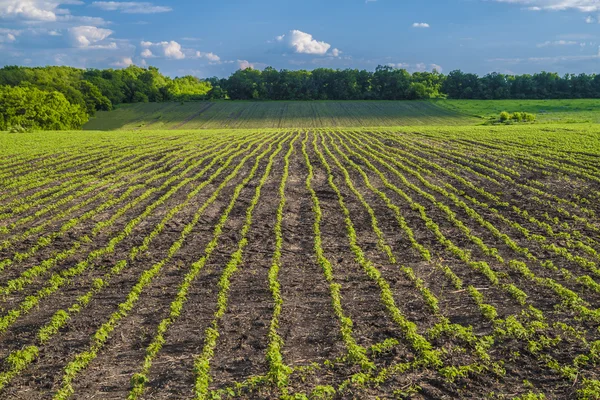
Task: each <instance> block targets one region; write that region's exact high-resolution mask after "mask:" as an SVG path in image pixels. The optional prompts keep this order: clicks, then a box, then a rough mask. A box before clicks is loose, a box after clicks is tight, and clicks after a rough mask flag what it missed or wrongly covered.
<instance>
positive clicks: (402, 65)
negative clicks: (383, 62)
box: [387, 63, 410, 69]
mask: <svg viewBox="0 0 600 400" xmlns="http://www.w3.org/2000/svg"><path fill="white" fill-rule="evenodd" d="M387 66H388V67H392V68H398V69H408V68H410V64H406V63H387Z"/></svg>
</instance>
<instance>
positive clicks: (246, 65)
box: [226, 60, 267, 69]
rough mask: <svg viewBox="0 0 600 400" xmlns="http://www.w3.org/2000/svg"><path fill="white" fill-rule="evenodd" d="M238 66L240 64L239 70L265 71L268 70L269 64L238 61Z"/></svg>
mask: <svg viewBox="0 0 600 400" xmlns="http://www.w3.org/2000/svg"><path fill="white" fill-rule="evenodd" d="M227 63H228V62H226V64H227ZM237 64H238V68H239V69H248V68H252V69H265V68H267V64H263V63H256V62H249V61H248V60H237Z"/></svg>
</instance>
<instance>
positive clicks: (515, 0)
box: [496, 0, 600, 12]
mask: <svg viewBox="0 0 600 400" xmlns="http://www.w3.org/2000/svg"><path fill="white" fill-rule="evenodd" d="M496 1H497V2H500V3H512V4H522V5H524V6H527V8H528V9H529V10H532V11H541V10H549V11H564V10H578V11H581V12H594V11H599V10H600V1H598V0H496Z"/></svg>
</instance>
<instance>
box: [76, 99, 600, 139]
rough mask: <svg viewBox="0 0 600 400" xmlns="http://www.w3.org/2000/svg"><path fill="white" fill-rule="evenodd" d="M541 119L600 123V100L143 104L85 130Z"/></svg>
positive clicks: (110, 115)
mask: <svg viewBox="0 0 600 400" xmlns="http://www.w3.org/2000/svg"><path fill="white" fill-rule="evenodd" d="M502 111H508V112H515V111H525V112H530V113H534V114H536V116H537V122H538V123H543V124H545V123H600V100H587V99H586V100H438V101H268V102H267V101H265V102H251V101H218V102H192V103H138V104H131V105H123V106H120V107H119V108H117V109H116V110H114V111H109V112H99V113H98V115H97V116H96V117H95V118H92V119H91V120H90V122H88V123H87V124H86V125H85V127H84V129H85V130H104V131H106V130H119V129H125V130H165V129H166V130H173V129H223V128H234V129H240V128H245V129H255V128H261V129H266V128H276V129H282V128H330V127H361V126H362V127H382V126H422V125H432V126H457V125H481V124H484V123H485V122H487V121H489V120H490V119H491V118H497V117H498V115H499V114H500V112H502Z"/></svg>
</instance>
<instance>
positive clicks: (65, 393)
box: [54, 143, 272, 400]
mask: <svg viewBox="0 0 600 400" xmlns="http://www.w3.org/2000/svg"><path fill="white" fill-rule="evenodd" d="M271 147H272V143H271V145H270V146H269V148H268V149H267V150H265V151H264V152H263V153H262V154H261V155H260V156H259V157H257V161H256V163H255V166H254V168H253V170H254V171H255V170H256V168H258V167H257V166H258V162H259V161H260V159H259V158H260V157H261V156H262V157H264V156H265V155H266V154H267V152H268V151H270V149H271ZM259 149H260V146H258V147H256V148H255V149H254V150H253V151H252V152H251V153H250V154H248V155H247V156H246V157H245V160H248V159H250V158H251V157H252V156H253V155H254V154H256V153H257V152H258V150H259ZM243 165H244V162H240V163H239V164H238V165H237V167H236V168H235V169H234V170H233V171H232V172H231V174H230V175H229V176H228V178H229V179H228V180H226V182H225V183H222V184H221V186H220V188H221V189H222V188H223V187H224V186H225V185H226V184H227V182H228V181H229V180H231V179H233V178H234V177H235V176H236V175H237V174H238V172H239V171H240V170H241V168H242V167H243ZM226 168H227V166H226V165H225V166H223V167H221V169H220V170H219V171H218V172H219V173H220V172H221V171H222V170H224V169H226ZM251 174H252V172H251ZM247 180H248V181H249V179H248V178H246V179H245V180H244V182H246V181H247ZM245 184H247V182H246V183H245ZM245 184H244V186H245ZM217 196H218V191H216V192H214V193H213V195H212V196H211V197H210V198H209V199H208V200H207V201H206V202H205V203H204V204H203V206H202V207H201V208H200V209H199V210H198V212H197V214H196V215H197V216H198V217H197V218H194V220H193V221H192V224H189V225H188V226H187V227H186V228H187V229H184V231H183V232H182V235H181V237H180V239H179V240H178V241H176V242H175V243H173V244H172V246H171V248H170V249H169V252H168V253H167V257H165V258H164V259H162V260H161V261H159V262H157V263H155V264H154V265H153V266H152V268H150V269H148V270H146V271H144V272H143V273H142V275H141V276H140V278H139V280H138V282H137V284H136V285H135V286H134V287H133V289H132V290H131V292H130V293H129V294H128V296H127V299H126V300H125V301H124V302H123V303H121V304H120V305H119V307H118V311H116V312H115V313H113V314H112V315H111V317H110V318H109V320H108V321H107V322H105V323H104V324H103V325H102V326H101V327H100V328H99V329H98V330H97V331H96V333H95V334H94V337H93V340H92V344H91V346H90V348H89V349H88V350H86V351H84V352H82V353H79V354H78V355H76V356H75V357H74V359H73V360H72V361H71V362H70V363H69V364H68V365H67V367H66V368H65V374H64V375H63V378H62V384H61V388H60V390H59V391H57V392H56V394H55V395H54V399H56V400H65V399H68V398H70V397H71V396H72V395H73V394H74V389H73V386H72V383H73V380H74V379H75V378H76V377H77V376H78V375H79V373H80V372H81V371H82V370H83V369H85V368H87V366H88V365H89V364H90V363H91V362H92V361H93V360H94V359H95V358H96V357H97V356H98V353H99V352H100V351H101V349H102V348H103V347H104V344H105V343H106V341H107V339H108V338H109V335H110V333H111V332H112V331H114V329H115V328H116V326H117V324H118V323H119V321H121V320H122V319H123V318H125V317H126V316H127V315H128V314H129V312H131V310H133V309H134V306H135V304H136V303H137V302H138V300H139V298H140V295H141V294H142V292H143V290H144V288H145V287H146V286H148V285H149V284H150V283H151V282H152V280H153V279H154V278H155V277H156V276H157V275H158V274H159V273H160V271H161V270H162V268H163V266H164V265H165V264H166V263H167V262H168V261H169V260H171V259H172V257H173V256H174V255H175V253H177V251H178V250H179V249H180V248H181V246H182V243H183V241H184V240H185V237H186V235H187V234H189V233H190V231H191V229H192V228H193V226H194V225H195V223H197V221H198V219H199V217H200V215H201V214H202V213H203V212H204V211H205V210H206V208H208V206H209V205H210V204H211V203H212V202H214V201H215V200H216V198H217ZM236 199H237V197H236V198H235V199H233V200H232V201H233V202H235V200H236ZM223 215H228V213H227V212H226V213H225V214H223ZM219 234H220V232H219ZM217 238H218V236H217ZM213 239H214V238H213ZM213 241H214V240H213ZM211 243H212V242H211ZM214 247H216V245H214V246H213V249H214ZM195 265H197V264H195ZM193 269H194V266H192V270H193ZM188 276H189V275H188ZM185 282H187V285H186V284H185ZM191 282H192V281H191V280H190V279H189V278H188V279H185V280H184V287H186V286H187V287H189V285H190V284H191ZM179 293H181V288H180V291H179ZM179 301H180V302H182V301H183V300H182V299H181V298H180V299H179ZM174 304H175V305H172V307H171V313H172V315H171V316H170V317H169V318H168V321H170V320H171V318H173V316H175V315H179V313H180V312H181V307H182V306H183V304H181V305H180V306H178V305H177V304H179V303H174ZM168 324H169V322H164V321H163V323H161V325H159V335H158V336H157V337H158V338H159V340H158V341H157V342H156V343H159V344H158V345H157V344H154V345H151V346H150V347H149V352H150V351H151V350H150V349H155V350H154V351H156V353H157V352H158V350H160V347H161V344H160V343H162V341H161V340H160V338H161V337H162V336H161V335H160V332H161V330H160V327H161V326H163V325H167V326H168ZM163 329H166V326H165V327H164V328H163ZM157 346H158V347H157ZM140 380H141V381H142V382H143V379H141V378H139V379H135V378H134V379H133V380H132V382H140ZM142 389H143V386H142ZM132 392H133V393H135V386H134V389H133V391H132Z"/></svg>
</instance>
